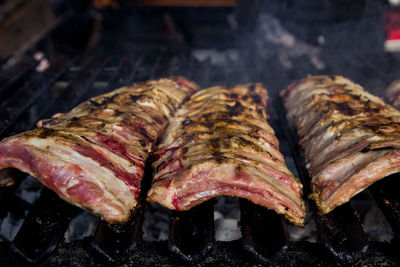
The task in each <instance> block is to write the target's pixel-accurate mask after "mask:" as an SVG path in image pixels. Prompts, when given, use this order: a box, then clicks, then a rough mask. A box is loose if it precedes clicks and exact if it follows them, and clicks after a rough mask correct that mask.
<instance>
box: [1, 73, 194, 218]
mask: <svg viewBox="0 0 400 267" xmlns="http://www.w3.org/2000/svg"><path fill="white" fill-rule="evenodd" d="M196 90H197V85H195V84H193V83H191V82H189V81H188V80H186V79H184V78H181V77H177V78H171V79H160V80H153V81H148V82H146V83H143V84H136V85H132V86H127V87H123V88H120V89H118V90H115V91H113V92H110V93H107V94H104V95H100V96H97V97H94V98H91V99H90V100H88V101H86V102H84V103H82V104H80V105H78V106H77V107H75V108H74V109H73V110H71V111H70V112H68V113H65V114H61V113H60V114H55V115H54V116H53V117H52V118H51V119H47V120H41V121H39V122H38V123H37V127H38V128H37V129H34V130H32V131H28V132H24V133H21V134H18V135H15V136H12V137H8V138H5V139H3V140H2V141H1V142H0V168H1V169H3V168H7V167H13V168H17V169H20V170H21V171H23V172H26V173H29V174H31V175H32V176H34V177H36V178H38V179H39V180H40V181H41V182H42V183H43V184H44V185H46V186H47V187H49V188H50V189H52V190H53V191H55V192H56V193H57V194H58V195H59V196H60V197H61V198H63V199H65V200H66V201H68V202H70V203H72V204H74V205H76V206H79V207H83V208H86V209H88V210H90V211H92V212H93V213H95V214H98V215H100V216H101V217H102V219H104V220H106V221H107V222H110V223H123V222H125V221H127V220H128V218H129V217H130V215H131V212H132V210H133V209H134V208H135V207H136V205H137V201H138V197H139V191H140V182H141V179H142V177H143V172H144V164H145V161H146V160H147V158H148V156H149V154H150V153H151V152H152V150H153V147H154V145H155V143H156V141H157V139H158V137H159V136H160V135H161V133H162V132H163V130H164V128H165V127H166V125H167V124H168V118H170V117H172V116H173V115H174V113H175V111H176V110H177V108H178V107H179V105H180V104H181V103H182V102H183V101H184V100H185V99H186V98H188V97H189V96H190V95H191V94H192V93H194V92H195V91H196Z"/></svg>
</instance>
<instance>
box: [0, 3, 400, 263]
mask: <svg viewBox="0 0 400 267" xmlns="http://www.w3.org/2000/svg"><path fill="white" fill-rule="evenodd" d="M127 2H129V1H127ZM132 2H135V1H132ZM138 2H141V3H142V4H143V1H138ZM154 2H157V1H154ZM161 2H163V1H161ZM166 2H168V1H166ZM171 2H173V1H171ZM178 2H179V1H178ZM194 2H196V1H194ZM220 2H224V1H220ZM226 2H229V1H226ZM244 2H246V1H237V3H236V7H226V6H225V7H201V8H193V7H185V8H183V7H168V8H164V7H148V6H146V7H143V6H136V5H132V3H127V4H126V5H125V4H124V3H120V7H119V9H118V10H114V9H105V10H103V11H99V10H96V9H93V7H90V6H88V5H77V6H73V7H70V8H65V7H64V6H63V5H62V1H58V3H57V6H56V7H55V8H56V13H57V15H58V16H57V19H56V22H55V23H54V26H52V27H49V29H48V30H47V31H45V32H42V33H41V35H40V36H39V35H38V36H37V37H36V38H35V40H34V41H33V42H31V43H28V45H27V46H26V47H25V48H24V49H19V50H18V51H16V52H15V53H14V54H13V55H11V56H9V57H7V58H4V59H3V60H2V62H1V71H0V136H1V138H4V137H6V136H10V135H13V134H16V133H19V132H22V131H25V130H28V129H31V128H33V127H34V125H35V123H36V122H37V121H38V120H39V119H42V118H49V117H50V116H51V115H53V114H54V113H59V112H67V111H68V110H70V109H71V108H73V107H74V106H76V105H77V104H78V103H80V102H83V101H85V100H87V99H88V98H90V97H92V96H95V95H99V94H102V93H105V92H107V91H109V90H111V89H114V88H118V87H121V86H124V85H127V84H131V83H133V82H142V81H146V80H148V79H153V78H160V77H167V76H174V75H181V76H184V77H187V78H189V79H191V80H193V81H194V82H196V83H198V84H199V85H200V86H201V87H203V88H205V87H208V86H211V85H218V84H225V85H228V86H229V85H233V84H238V83H247V82H261V83H263V84H264V85H265V86H266V87H267V89H268V90H269V95H270V104H269V114H270V116H271V121H270V124H271V126H272V127H273V128H274V130H275V131H276V135H277V137H278V139H279V142H280V146H281V151H282V153H283V154H284V155H285V157H286V160H287V164H288V167H289V168H290V169H291V171H292V172H293V173H294V174H295V175H296V176H297V177H300V178H301V180H302V182H303V185H304V187H305V188H304V196H307V194H308V193H309V188H308V184H309V176H308V172H307V170H306V168H305V163H304V158H303V155H302V152H301V150H300V149H299V147H298V145H297V144H298V142H297V136H296V134H295V130H294V129H293V126H292V125H290V124H289V123H288V122H287V121H286V118H285V116H286V115H285V113H284V108H283V105H282V101H281V99H280V97H279V96H278V93H279V91H280V90H281V89H283V88H284V87H285V86H287V85H288V84H289V83H290V82H292V81H295V80H297V79H300V78H302V77H304V76H306V75H308V74H312V75H316V74H339V75H343V76H346V77H348V78H350V79H352V80H354V81H356V82H358V83H360V84H362V85H363V86H364V87H365V88H366V89H367V90H369V91H370V92H372V93H374V94H376V95H378V96H383V91H384V88H386V86H387V85H389V84H390V83H391V82H392V81H393V80H395V79H397V78H399V76H400V72H399V69H400V58H399V55H398V54H396V53H386V52H384V50H383V42H384V36H383V34H381V31H382V28H383V20H382V16H381V15H382V12H383V10H384V9H385V8H386V7H387V6H386V5H385V4H384V3H382V2H379V1H372V0H366V1H354V2H357V4H356V5H355V7H354V6H351V7H352V8H350V11H349V12H351V11H354V8H357V9H356V10H357V12H353V13H351V14H353V15H349V13H345V12H344V13H343V12H339V13H338V12H332V14H331V13H329V12H328V11H327V10H325V12H324V14H325V18H326V19H324V17H321V16H317V15H314V16H309V19H305V16H304V14H306V15H307V14H308V15H310V14H316V13H314V11H315V8H318V6H315V4H314V5H313V4H312V1H311V2H310V1H300V2H301V3H303V5H294V4H290V3H289V1H269V2H270V3H269V4H268V5H265V4H261V3H260V2H258V1H254V3H252V4H251V3H249V2H253V1H247V3H244ZM330 2H333V1H330ZM307 3H308V4H307ZM64 4H65V3H64ZM225 4H226V3H225ZM221 5H223V3H222V4H221ZM229 5H230V4H229ZM321 5H322V4H321ZM326 5H328V1H327V2H326ZM335 8H344V7H343V6H340V5H339V6H336V5H335ZM335 10H336V11H337V10H339V9H335ZM340 10H341V9H340ZM340 10H339V11H340ZM342 11H343V10H342ZM316 21H317V22H318V23H317V24H316V23H315V22H316ZM38 51H41V52H42V53H43V55H38V53H37V52H38ZM44 60H45V61H46V62H47V63H48V66H47V65H46V64H45V65H43V64H44V63H43V61H44ZM46 62H45V63H46ZM147 165H149V164H147ZM145 173H146V176H145V178H144V179H143V182H142V183H143V184H142V188H143V190H142V192H141V199H142V201H141V202H140V204H139V206H138V208H137V209H136V211H135V213H134V214H133V216H132V218H131V219H130V220H129V222H127V223H126V224H124V225H110V224H107V223H105V222H102V221H100V220H99V219H98V218H97V217H95V216H94V215H91V214H89V213H88V212H85V211H82V210H80V209H79V208H77V207H74V206H72V205H70V204H68V203H66V202H64V201H63V200H61V199H60V198H58V196H57V195H56V194H55V193H53V192H52V191H50V190H49V189H47V188H45V187H44V186H42V185H41V184H40V183H39V182H38V181H37V180H35V179H34V178H33V177H30V176H28V175H26V174H23V173H21V172H18V171H16V170H11V169H10V170H6V171H5V172H3V173H2V174H1V175H5V176H10V177H13V178H15V183H14V184H13V185H12V186H8V187H1V188H0V237H1V241H0V262H2V265H4V266H13V265H15V266H26V265H43V266H109V265H113V266H182V265H183V266H192V265H198V266H263V265H273V266H310V265H316V266H341V265H346V266H347V265H356V266H377V265H385V266H396V265H397V266H398V265H399V264H400V256H399V253H398V252H399V251H400V243H399V237H400V196H399V194H398V193H397V188H399V186H400V180H399V175H398V174H396V175H393V176H391V177H387V178H385V179H383V180H382V181H380V182H378V183H376V184H374V185H373V186H371V187H370V188H369V189H368V190H366V191H365V192H363V193H361V194H359V195H358V196H356V197H355V198H353V199H352V200H351V201H350V202H349V203H347V204H344V205H342V206H340V207H338V208H336V209H335V210H334V211H333V212H331V213H329V214H326V215H321V214H320V213H318V212H317V211H316V208H315V206H314V204H313V203H312V202H311V201H307V211H308V216H307V219H306V225H305V228H304V230H300V229H298V228H297V227H294V226H292V225H289V224H288V223H287V222H286V221H285V220H284V218H283V217H282V216H280V215H277V214H276V213H275V212H273V211H269V210H267V209H265V208H263V207H260V206H257V205H255V204H252V203H251V202H249V201H247V200H242V199H240V200H239V201H238V200H237V199H234V198H229V197H225V198H219V199H218V200H210V201H207V202H205V203H203V204H201V205H199V206H197V207H195V208H193V209H191V210H189V211H182V212H178V211H172V212H169V211H167V210H166V209H164V208H161V207H160V206H157V205H149V204H148V203H146V202H145V201H144V199H145V196H146V191H147V190H148V189H149V187H150V182H151V178H152V173H151V168H149V167H148V168H147V170H146V172H145ZM220 202H223V203H222V204H223V205H220V204H219V203H220ZM224 204H226V205H224ZM228 204H229V205H230V206H233V207H234V208H232V210H235V209H236V213H237V214H240V217H239V218H237V219H238V222H237V226H234V227H236V228H237V231H238V232H239V231H240V232H239V235H240V238H238V239H235V240H230V241H226V240H225V241H221V240H217V239H218V238H216V236H218V233H216V231H217V232H218V231H219V230H218V229H216V227H215V226H216V225H215V222H216V221H217V218H216V217H215V214H221V213H222V214H223V213H226V210H225V209H226V207H227V206H229V205H228ZM366 206H368V208H366ZM370 206H373V207H379V208H376V210H377V214H378V215H380V217H379V216H378V217H379V220H381V221H383V227H382V228H383V229H381V230H382V231H381V232H378V233H375V235H373V234H372V233H371V227H369V228H368V225H370V224H371V222H369V221H367V218H366V217H367V215H366V214H367V212H368V210H369V207H370ZM154 214H159V216H155V215H154ZM382 214H383V215H382ZM375 221H378V220H375ZM375 221H372V224H373V223H374V222H375ZM149 224H151V225H149ZM154 225H164V228H165V229H164V228H163V229H161V228H162V227H161V228H160V229H161V230H160V229H158V228H157V226H154ZM375 226H376V227H375V228H379V227H380V225H375ZM150 228H157V229H156V230H154V229H153V230H154V231H156V232H157V231H158V233H156V234H152V233H149V232H151V231H152V230H151V229H150ZM149 229H150V230H149ZM160 231H164V232H163V234H164V236H167V239H163V238H162V237H160V236H162V234H160ZM384 231H388V232H389V238H388V239H387V240H382V238H380V237H381V235H383V234H384V233H386V232H384ZM304 232H309V234H304ZM149 236H152V238H149ZM228 239H229V238H228Z"/></svg>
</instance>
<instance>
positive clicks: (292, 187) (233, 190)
mask: <svg viewBox="0 0 400 267" xmlns="http://www.w3.org/2000/svg"><path fill="white" fill-rule="evenodd" d="M267 100H268V95H267V91H266V90H265V88H263V87H262V86H261V85H260V84H247V85H239V86H236V87H234V88H231V89H227V88H225V87H222V86H217V87H212V88H208V89H205V90H202V91H199V92H198V93H196V94H194V95H193V96H192V97H191V98H190V100H189V101H188V102H186V103H185V104H184V105H183V106H182V108H181V109H180V110H179V111H178V112H177V113H176V115H175V117H174V118H173V119H172V120H171V121H170V124H169V126H168V127H167V129H166V131H165V132H164V134H163V137H162V139H161V143H160V144H159V145H158V147H157V148H156V151H155V153H154V163H153V168H154V170H155V176H154V179H153V184H152V187H151V189H150V191H149V193H148V200H149V201H150V202H158V203H160V204H161V205H163V206H165V207H167V208H169V209H174V210H188V209H190V208H192V207H193V206H195V205H198V204H200V203H202V202H204V201H206V200H208V199H210V198H213V197H216V196H220V195H230V196H237V197H242V198H247V199H249V200H251V201H252V202H254V203H256V204H259V205H262V206H265V207H267V208H270V209H273V210H275V211H276V212H277V213H280V214H284V215H285V216H286V218H288V219H289V220H290V221H291V222H293V223H295V224H297V225H302V224H303V221H304V215H305V205H304V201H303V199H302V198H301V194H302V185H301V183H300V182H299V180H298V179H297V178H295V177H294V176H293V174H292V173H291V172H290V171H289V170H288V168H287V167H286V165H285V162H284V158H283V155H282V154H281V153H280V152H279V147H278V146H279V145H278V140H277V138H276V137H275V134H274V131H273V129H272V128H271V126H270V125H269V124H268V123H267V114H266V106H267Z"/></svg>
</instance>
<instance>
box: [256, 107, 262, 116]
mask: <svg viewBox="0 0 400 267" xmlns="http://www.w3.org/2000/svg"><path fill="white" fill-rule="evenodd" d="M257 113H258V115H260V116H264V109H263V108H258V109H257Z"/></svg>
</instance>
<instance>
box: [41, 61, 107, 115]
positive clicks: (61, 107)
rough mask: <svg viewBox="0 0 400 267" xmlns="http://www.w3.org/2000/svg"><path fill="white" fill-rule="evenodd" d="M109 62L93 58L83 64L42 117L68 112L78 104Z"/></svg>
mask: <svg viewBox="0 0 400 267" xmlns="http://www.w3.org/2000/svg"><path fill="white" fill-rule="evenodd" d="M110 61H111V58H110V57H109V58H106V59H105V60H101V59H100V58H98V57H94V58H92V59H90V60H89V61H88V63H87V64H85V65H84V66H83V67H82V69H81V70H79V72H78V73H77V75H76V77H75V78H74V79H73V80H72V81H71V83H70V84H69V85H68V86H67V87H66V88H65V89H64V90H63V91H62V93H61V94H60V95H59V96H58V97H57V99H56V100H54V101H53V102H52V103H50V105H49V106H48V108H47V109H45V111H44V112H43V113H42V114H43V116H42V117H46V116H52V115H53V114H55V113H60V112H68V111H69V110H70V109H71V108H72V107H74V106H76V105H77V104H78V103H79V99H80V97H81V96H82V95H83V94H84V93H85V92H86V90H88V89H89V88H90V86H91V85H92V83H93V82H94V81H95V80H96V77H97V76H98V75H99V74H100V71H101V70H102V69H103V68H104V67H105V66H106V65H107V63H109V62H110Z"/></svg>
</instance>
